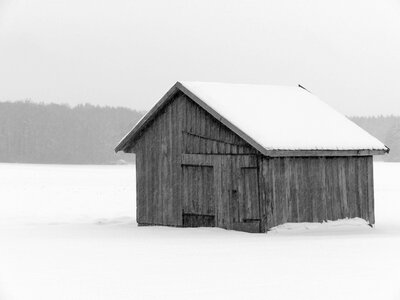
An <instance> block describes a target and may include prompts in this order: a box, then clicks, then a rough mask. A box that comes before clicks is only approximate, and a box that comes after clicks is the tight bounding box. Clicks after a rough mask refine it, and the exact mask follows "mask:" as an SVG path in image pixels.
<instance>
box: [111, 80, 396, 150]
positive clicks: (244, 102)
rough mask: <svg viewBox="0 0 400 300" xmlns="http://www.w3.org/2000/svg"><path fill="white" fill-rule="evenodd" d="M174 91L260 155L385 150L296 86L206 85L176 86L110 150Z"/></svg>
mask: <svg viewBox="0 0 400 300" xmlns="http://www.w3.org/2000/svg"><path fill="white" fill-rule="evenodd" d="M177 90H181V91H182V92H183V93H185V94H186V95H188V96H189V97H190V98H191V99H192V100H193V101H195V102H196V103H197V104H199V105H200V106H201V107H203V108H204V109H206V110H207V111H208V112H209V113H211V114H212V115H213V116H214V117H216V118H217V119H219V120H220V121H221V122H222V123H224V124H225V125H226V126H228V127H229V128H230V129H231V130H233V131H234V132H236V133H237V134H238V135H239V136H241V137H242V138H244V139H245V140H246V141H247V142H248V143H249V144H251V145H252V146H254V147H255V148H256V149H257V150H259V151H260V152H261V153H263V154H266V155H267V154H269V153H270V151H295V150H296V151H309V150H311V151H312V150H317V151H318V150H323V151H338V150H339V151H342V150H357V151H358V150H370V151H372V152H373V153H372V154H379V153H381V152H382V151H383V152H387V151H388V148H387V147H386V146H385V145H384V144H383V143H381V142H380V141H379V140H378V139H376V138H375V137H373V136H372V135H370V134H369V133H367V132H366V131H365V130H363V129H362V128H360V127H359V126H357V125H356V124H355V123H353V122H352V121H350V120H349V119H347V118H346V117H345V116H343V115H342V114H340V113H339V112H337V111H336V110H334V109H333V108H332V107H330V106H329V105H327V104H326V103H324V102H323V101H321V100H320V99H319V98H318V97H316V96H315V95H313V94H312V93H310V92H308V91H307V90H305V89H303V88H301V87H297V86H293V87H291V86H273V85H253V84H228V83H206V82H177V83H176V84H175V85H174V86H173V87H172V88H171V89H170V91H169V92H168V93H167V94H166V95H165V96H164V97H163V98H162V99H161V100H160V101H159V102H158V103H157V104H156V105H155V106H154V107H153V109H151V110H150V111H149V112H148V113H147V114H146V115H145V116H144V117H143V118H142V119H141V120H140V121H139V122H138V124H137V125H136V126H135V127H134V128H133V129H132V131H131V132H130V133H128V134H127V135H126V136H125V137H124V138H123V139H122V140H121V142H120V143H119V145H118V146H117V147H116V149H115V150H116V151H119V150H122V149H123V148H124V147H125V145H126V144H127V142H128V141H129V140H130V138H132V137H133V135H134V134H136V133H137V132H138V131H139V130H140V128H141V127H142V126H143V125H144V124H145V123H146V122H147V121H149V119H150V118H151V117H152V116H153V115H155V113H156V112H157V111H158V109H159V108H160V107H162V106H163V104H165V102H166V101H168V99H169V98H171V97H170V96H171V95H172V94H173V93H174V92H175V91H177Z"/></svg>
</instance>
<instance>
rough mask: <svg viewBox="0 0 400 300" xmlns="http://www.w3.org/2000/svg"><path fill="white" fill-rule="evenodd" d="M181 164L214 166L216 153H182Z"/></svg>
mask: <svg viewBox="0 0 400 300" xmlns="http://www.w3.org/2000/svg"><path fill="white" fill-rule="evenodd" d="M181 157H182V161H181V164H182V165H193V166H214V165H215V162H216V159H217V155H205V154H182V156H181Z"/></svg>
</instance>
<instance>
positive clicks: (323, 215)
mask: <svg viewBox="0 0 400 300" xmlns="http://www.w3.org/2000/svg"><path fill="white" fill-rule="evenodd" d="M318 162H319V166H318V167H319V175H320V181H319V182H320V185H321V186H320V198H321V199H320V202H321V203H320V206H319V221H320V222H322V221H327V220H328V213H327V200H326V197H327V195H326V194H327V188H326V185H325V184H326V179H325V176H326V172H325V171H326V168H325V163H326V159H325V157H320V158H319V159H318Z"/></svg>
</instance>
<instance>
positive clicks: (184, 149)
mask: <svg viewBox="0 0 400 300" xmlns="http://www.w3.org/2000/svg"><path fill="white" fill-rule="evenodd" d="M115 151H116V152H118V151H124V152H126V153H135V154H136V190H137V194H136V197H137V199H136V204H137V206H136V207H137V214H136V216H137V222H138V224H139V225H167V226H180V227H181V226H182V227H198V226H209V227H214V226H215V227H221V228H225V229H233V230H240V231H246V232H266V231H267V230H268V229H270V228H271V227H274V226H277V225H280V224H283V223H286V222H322V221H325V220H337V219H343V218H354V217H360V218H363V219H365V220H367V221H368V222H369V223H370V224H374V223H375V218H374V189H373V158H372V157H373V155H378V154H384V153H387V152H388V151H389V149H388V148H387V147H386V146H385V145H383V144H382V143H381V142H380V141H378V140H377V139H376V138H374V137H372V136H371V135H369V134H368V133H367V132H365V131H364V130H362V129H361V128H360V127H358V126H357V125H355V124H354V123H353V122H351V121H350V120H348V119H347V118H346V117H344V116H342V115H341V114H340V113H338V112H336V111H335V110H334V109H332V108H331V107H329V106H328V105H327V104H325V103H324V102H322V101H320V100H319V99H318V98H317V97H316V96H314V95H313V94H311V93H310V92H308V91H307V90H305V89H304V88H302V87H282V86H268V85H242V84H224V83H201V82H183V83H180V82H177V83H176V84H175V85H174V86H173V87H172V88H171V89H170V90H169V91H168V92H167V93H166V94H165V95H164V97H162V98H161V100H160V101H158V102H157V103H156V104H155V106H154V107H153V108H152V109H151V110H150V111H149V112H148V113H147V114H146V115H145V116H144V117H143V118H142V119H141V120H140V121H139V122H138V123H137V124H136V126H135V127H134V128H133V129H132V130H131V131H130V132H129V133H128V134H127V135H126V136H125V137H124V138H123V139H122V140H121V142H120V143H119V144H118V146H117V147H116V148H115Z"/></svg>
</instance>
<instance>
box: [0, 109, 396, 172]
mask: <svg viewBox="0 0 400 300" xmlns="http://www.w3.org/2000/svg"><path fill="white" fill-rule="evenodd" d="M143 114H144V112H142V111H136V110H132V109H128V108H123V107H107V106H106V107H100V106H94V105H91V104H83V105H78V106H75V107H71V106H68V105H60V104H43V103H33V102H30V101H20V102H0V162H19V163H55V164H114V163H123V162H133V160H134V159H133V155H130V154H124V153H118V154H115V153H114V147H115V146H116V145H117V143H118V142H119V141H120V140H121V138H122V137H123V135H124V134H126V133H127V132H128V131H129V130H130V129H131V128H132V127H133V126H134V125H135V124H136V122H137V121H138V120H139V119H140V118H141V117H142V116H143ZM350 119H351V120H352V121H354V122H355V123H356V124H358V125H359V126H360V127H362V128H364V129H365V130H366V131H368V132H370V133H371V134H372V135H374V136H375V137H377V138H378V139H379V140H381V141H382V142H383V143H385V144H386V145H387V146H388V147H389V148H390V149H391V151H390V154H389V155H386V156H384V157H382V159H383V160H386V161H400V117H397V116H378V117H350Z"/></svg>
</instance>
